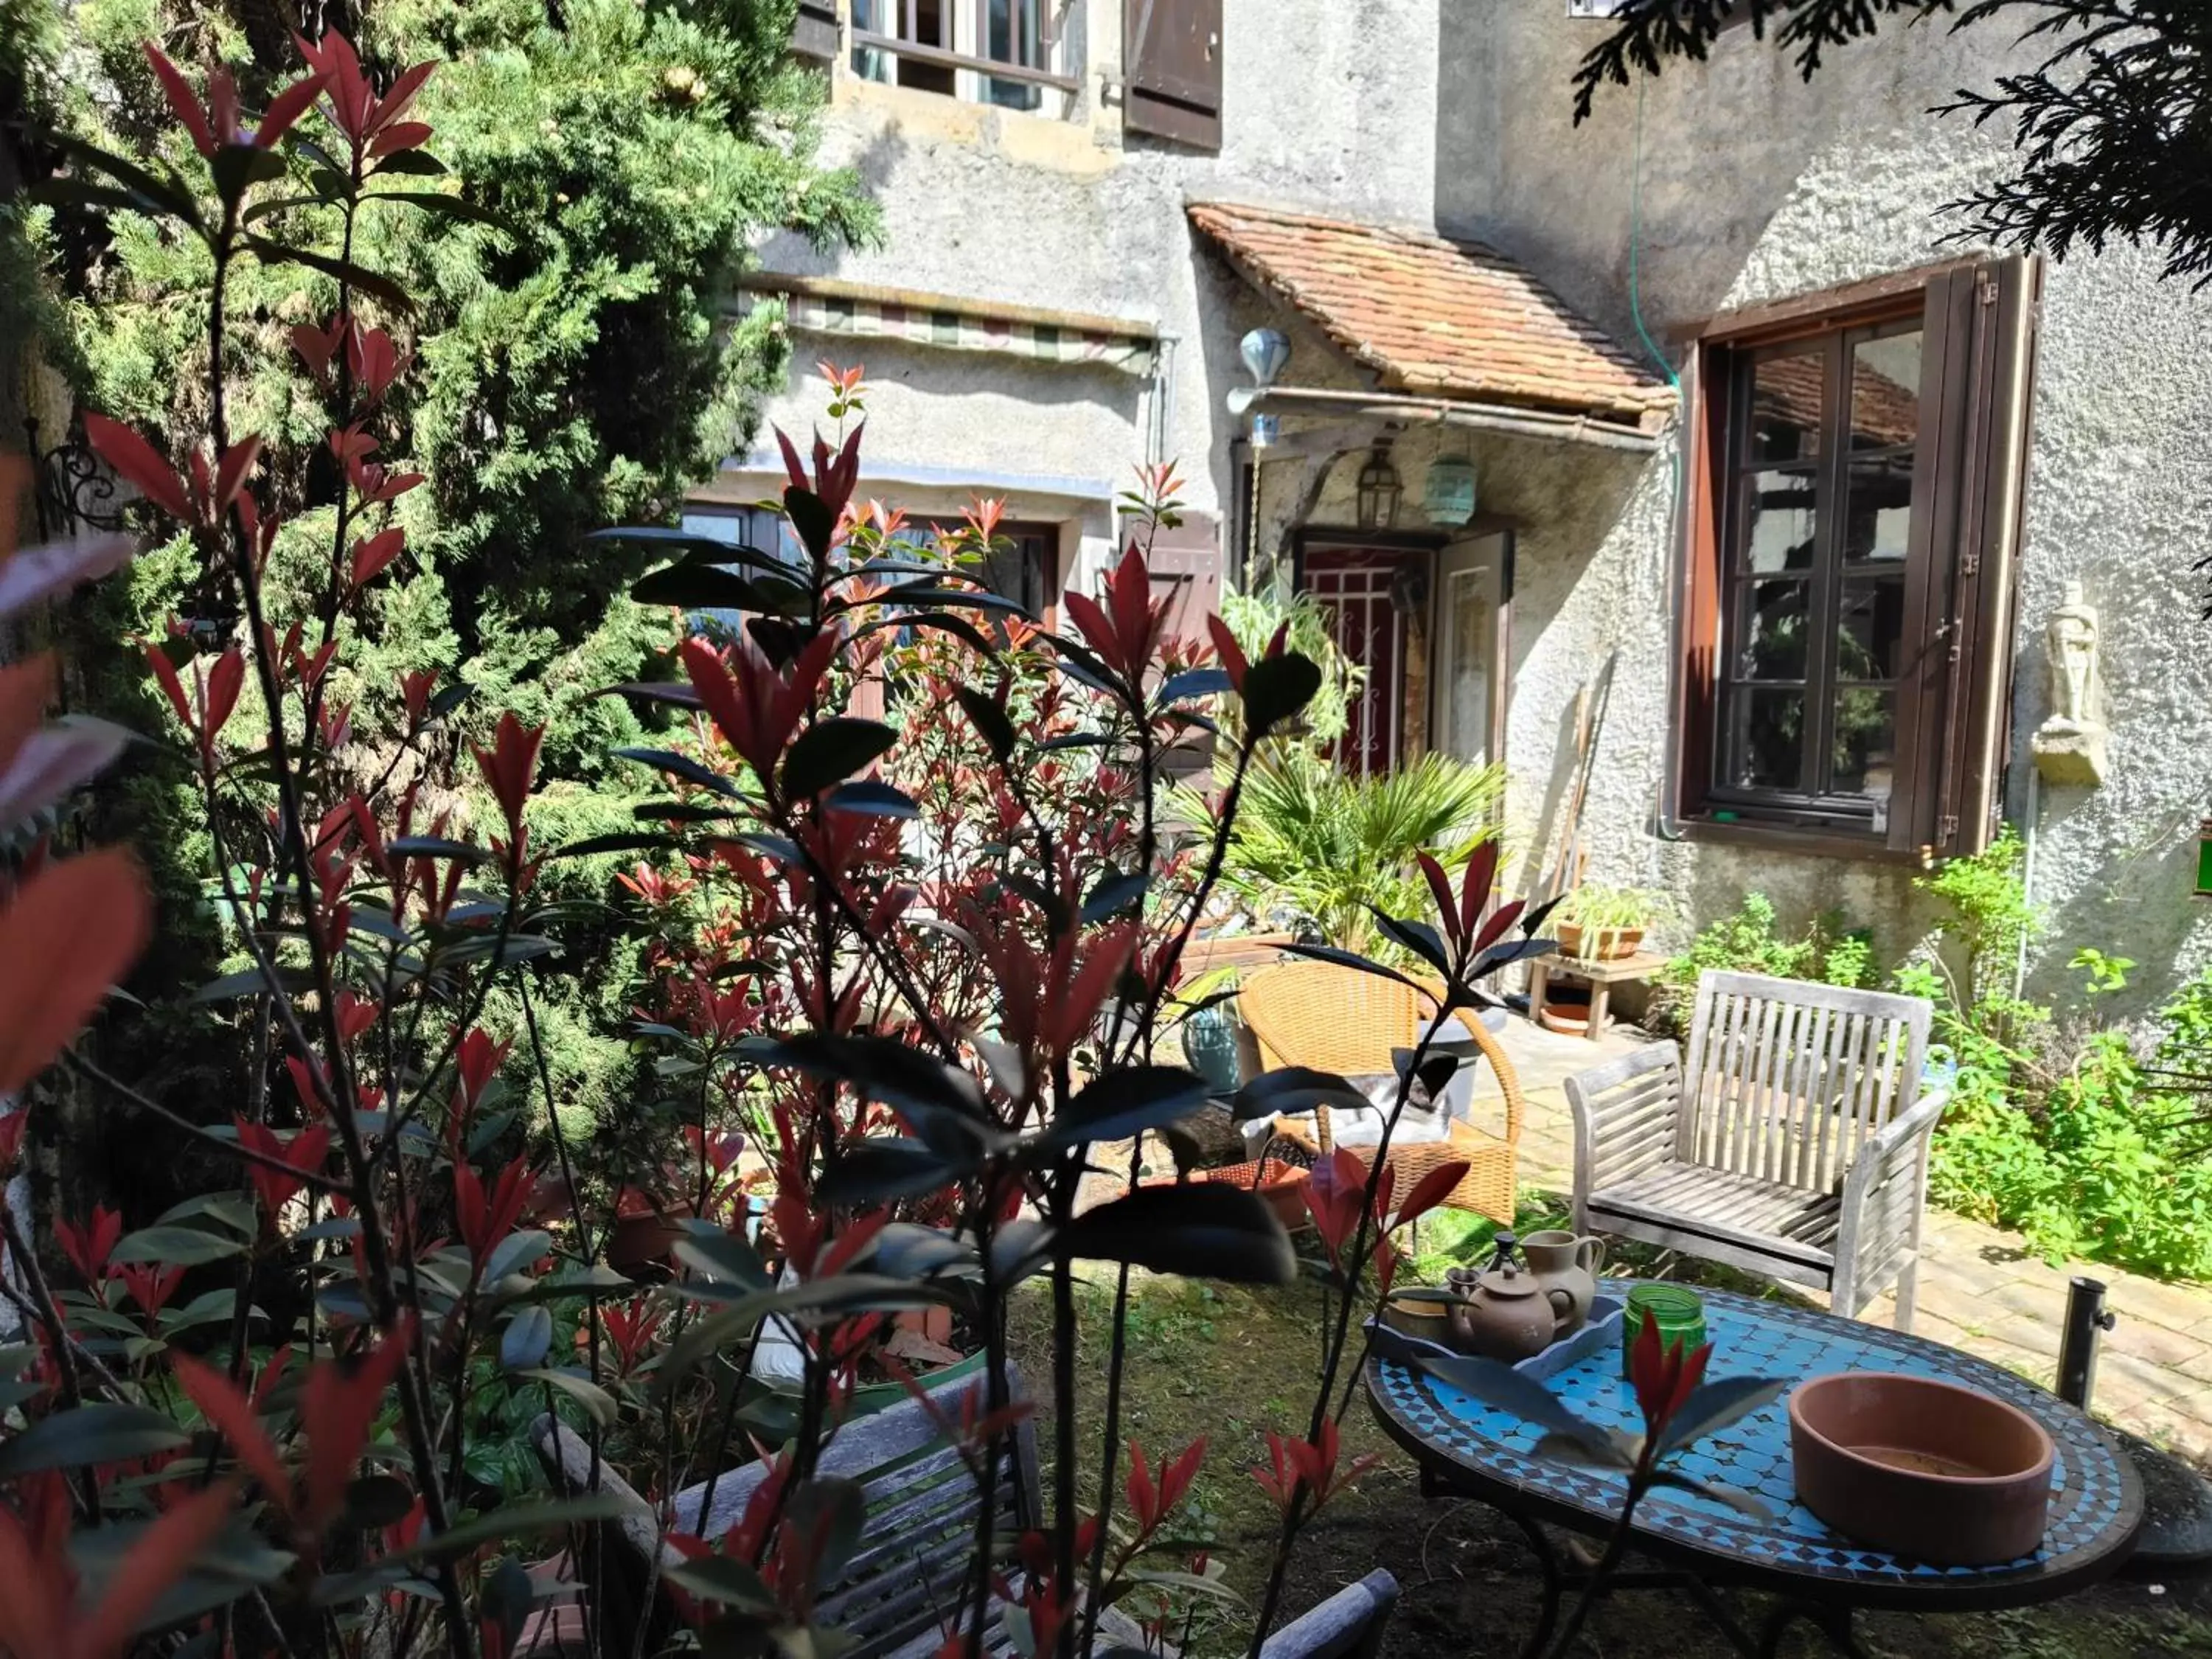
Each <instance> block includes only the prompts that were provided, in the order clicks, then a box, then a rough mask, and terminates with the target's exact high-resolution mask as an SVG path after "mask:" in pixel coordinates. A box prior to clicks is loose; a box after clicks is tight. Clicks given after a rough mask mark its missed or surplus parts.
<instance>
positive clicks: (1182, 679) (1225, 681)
mask: <svg viewBox="0 0 2212 1659" xmlns="http://www.w3.org/2000/svg"><path fill="white" fill-rule="evenodd" d="M1226 690H1229V675H1228V672H1227V671H1226V670H1224V669H1219V668H1186V669H1185V670H1183V671H1182V673H1180V674H1170V676H1168V678H1166V679H1164V680H1163V681H1161V682H1160V689H1159V690H1158V693H1156V694H1155V697H1154V701H1156V702H1158V703H1159V704H1160V706H1161V707H1163V708H1165V707H1166V706H1167V705H1168V704H1169V703H1171V702H1182V700H1183V699H1184V698H1185V697H1212V696H1218V695H1220V694H1221V693H1222V692H1224V691H1226Z"/></svg>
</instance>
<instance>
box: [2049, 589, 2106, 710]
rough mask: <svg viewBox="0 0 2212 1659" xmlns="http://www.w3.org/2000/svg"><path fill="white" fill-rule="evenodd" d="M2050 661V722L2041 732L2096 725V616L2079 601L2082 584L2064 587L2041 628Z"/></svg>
mask: <svg viewBox="0 0 2212 1659" xmlns="http://www.w3.org/2000/svg"><path fill="white" fill-rule="evenodd" d="M2043 637H2044V648H2045V651H2046V652H2047V653H2049V655H2050V658H2051V718H2050V719H2049V720H2046V721H2045V722H2044V729H2045V730H2046V731H2051V732H2060V731H2066V730H2069V729H2070V730H2073V731H2076V732H2079V731H2083V730H2086V729H2087V728H2088V727H2089V726H2095V725H2098V724H2099V723H2100V722H2099V721H2098V719H2097V712H2098V711H2097V702H2098V698H2097V693H2098V691H2099V690H2100V687H2099V686H2098V684H2097V613H2096V611H2094V610H2093V609H2092V608H2091V607H2090V605H2088V603H2087V601H2086V600H2085V599H2083V598H2082V597H2081V583H2079V582H2069V583H2067V584H2066V598H2065V600H2064V602H2063V604H2061V605H2059V606H2058V608H2057V610H2055V611H2052V612H2051V620H2050V621H2049V622H2048V623H2045V624H2044V636H2043Z"/></svg>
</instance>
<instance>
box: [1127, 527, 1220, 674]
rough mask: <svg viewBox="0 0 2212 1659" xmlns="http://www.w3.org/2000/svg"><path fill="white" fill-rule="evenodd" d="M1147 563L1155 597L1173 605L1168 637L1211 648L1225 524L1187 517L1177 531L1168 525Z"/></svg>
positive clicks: (1155, 540)
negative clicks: (1209, 631)
mask: <svg viewBox="0 0 2212 1659" xmlns="http://www.w3.org/2000/svg"><path fill="white" fill-rule="evenodd" d="M1141 540H1142V538H1139V543H1140V544H1141ZM1145 562H1146V566H1147V568H1150V569H1151V571H1152V594H1153V597H1154V598H1156V599H1157V598H1165V599H1167V600H1168V602H1169V603H1168V623H1167V633H1166V635H1165V637H1167V638H1168V639H1171V640H1189V641H1196V642H1198V643H1200V644H1205V643H1206V642H1207V641H1208V638H1209V636H1208V635H1207V633H1206V617H1209V616H1211V615H1212V614H1213V612H1214V611H1218V609H1220V606H1221V520H1218V519H1217V518H1215V517H1214V516H1213V515H1212V513H1185V514H1183V515H1182V523H1181V524H1179V525H1177V526H1175V527H1174V528H1173V529H1170V528H1169V527H1167V526H1164V525H1163V526H1161V527H1160V528H1159V530H1158V532H1155V533H1154V535H1153V537H1152V550H1151V551H1150V553H1149V554H1147V556H1146V560H1145Z"/></svg>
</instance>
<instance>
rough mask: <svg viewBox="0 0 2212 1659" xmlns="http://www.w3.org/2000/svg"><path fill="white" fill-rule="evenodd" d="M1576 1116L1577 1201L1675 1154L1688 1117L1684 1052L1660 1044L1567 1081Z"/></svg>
mask: <svg viewBox="0 0 2212 1659" xmlns="http://www.w3.org/2000/svg"><path fill="white" fill-rule="evenodd" d="M1566 1089H1567V1105H1568V1108H1569V1109H1570V1110H1571V1112H1572V1113H1573V1114H1574V1120H1575V1201H1576V1204H1577V1208H1578V1210H1579V1206H1581V1205H1582V1204H1583V1203H1585V1202H1587V1201H1588V1200H1589V1195H1590V1194H1592V1193H1595V1192H1602V1191H1604V1190H1605V1189H1606V1188H1608V1187H1616V1186H1619V1185H1620V1183H1621V1182H1624V1181H1627V1180H1630V1179H1632V1177H1634V1176H1638V1175H1640V1174H1642V1173H1643V1172H1644V1170H1649V1169H1651V1168H1654V1167H1656V1165H1658V1164H1664V1163H1666V1162H1668V1160H1669V1159H1671V1158H1674V1155H1675V1147H1676V1146H1677V1144H1678V1140H1679V1137H1680V1129H1681V1121H1682V1056H1681V1052H1680V1050H1679V1049H1677V1048H1675V1047H1674V1044H1673V1043H1671V1042H1655V1043H1652V1044H1650V1046H1648V1047H1646V1048H1638V1049H1637V1050H1636V1051H1635V1052H1634V1053H1633V1054H1623V1055H1622V1056H1621V1057H1620V1059H1618V1060H1608V1061H1607V1062H1606V1063H1605V1064H1604V1065H1602V1066H1593V1067H1591V1068H1590V1069H1589V1071H1587V1072H1580V1073H1577V1074H1576V1075H1574V1076H1573V1077H1571V1078H1569V1079H1567V1084H1566Z"/></svg>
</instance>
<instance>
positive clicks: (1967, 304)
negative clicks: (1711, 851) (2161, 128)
mask: <svg viewBox="0 0 2212 1659" xmlns="http://www.w3.org/2000/svg"><path fill="white" fill-rule="evenodd" d="M2040 284H2041V267H2040V265H2039V263H2038V262H2037V261H2035V260H2033V258H2019V257H2011V258H1987V259H1974V260H1964V261H1958V262H1953V263H1949V264H1942V265H1937V266H1931V267H1927V268H1924V269H1922V270H1913V271H1906V272H1900V273H1897V274H1895V275H1893V276H1884V277H1881V278H1877V279H1875V280H1874V281H1872V282H1869V283H1859V284H1856V285H1854V286H1852V287H1850V288H1848V289H1838V290H1832V291H1831V292H1828V293H1826V294H1821V295H1808V296H1804V297H1802V298H1799V299H1793V300H1790V301H1783V302H1779V303H1777V304H1773V305H1767V306H1761V307H1755V308H1750V309H1746V310H1743V311H1739V312H1735V313H1729V314H1727V315H1724V316H1722V317H1719V318H1717V319H1714V320H1713V321H1712V322H1711V324H1709V325H1707V326H1706V327H1705V328H1704V329H1703V330H1702V331H1699V334H1698V335H1697V336H1696V337H1695V339H1694V341H1693V343H1692V349H1691V353H1690V359H1691V362H1690V373H1689V375H1688V377H1687V386H1686V392H1687V394H1688V395H1687V404H1688V411H1689V415H1688V419H1687V421H1686V425H1685V447H1686V451H1687V455H1686V483H1687V488H1686V512H1685V513H1684V515H1683V527H1684V538H1683V541H1684V546H1683V570H1682V581H1681V586H1680V593H1681V600H1682V612H1681V619H1680V621H1681V626H1680V652H1679V656H1678V662H1677V672H1676V683H1677V696H1676V708H1675V730H1676V732H1677V734H1678V740H1679V747H1680V753H1679V757H1678V760H1679V765H1678V768H1677V773H1676V775H1677V779H1678V788H1677V791H1676V799H1675V800H1674V802H1673V803H1672V805H1673V806H1674V812H1675V815H1676V816H1677V817H1678V818H1679V819H1680V821H1681V822H1682V823H1683V824H1684V825H1685V828H1686V832H1687V833H1688V834H1690V835H1691V836H1693V837H1695V838H1701V839H1716V840H1739V841H1744V842H1754V843H1758V844H1763V845H1771V846H1786V847H1790V848H1798V849H1802V850H1806V851H1814V852H1822V853H1830V854H1840V855H1844V856H1850V857H1857V858H1869V859H1885V858H1893V859H1900V860H1914V859H1917V860H1929V859H1932V858H1938V857H1948V856H1953V855H1955V854H1964V853H1972V852H1976V851H1978V850H1980V849H1981V848H1983V847H1984V846H1986V845H1987V844H1988V842H1989V840H1990V836H1991V834H1992V833H1993V831H1994V829H1995V826H1996V819H1997V815H1998V809H1999V805H2000V804H2001V793H2002V775H2003V767H2004V761H2005V754H2006V718H2005V716H2006V712H2007V702H2008V691H2009V684H2010V678H2011V646H2012V636H2013V631H2014V629H2013V622H2014V607H2015V602H2016V586H2017V585H2016V582H2015V568H2016V565H2017V550H2018V540H2019V530H2020V519H2021V498H2022V495H2023V494H2024V478H2025V471H2026V461H2027V447H2028V414H2029V408H2030V404H2031V402H2032V397H2033V368H2034V343H2035V329H2036V320H2037V312H2038V308H2039V292H2040ZM1915 323H1917V325H1918V327H1919V329H1920V331H1921V334H1922V354H1921V374H1920V387H1919V413H1918V426H1917V434H1916V436H1915V440H1914V442H1913V445H1912V448H1911V453H1912V457H1913V470H1912V478H1913V482H1912V494H1911V520H1910V528H1909V540H1908V545H1907V549H1906V553H1905V560H1904V568H1903V575H1902V580H1903V586H1904V593H1903V597H1902V601H1901V603H1902V615H1903V623H1902V628H1903V634H1902V638H1901V640H1900V641H1899V647H1898V650H1899V659H1900V660H1899V662H1898V664H1897V665H1895V666H1896V677H1895V679H1894V682H1893V688H1894V689H1893V696H1894V700H1895V707H1896V713H1895V735H1896V742H1895V747H1894V750H1893V754H1892V779H1891V788H1890V793H1889V797H1888V804H1887V817H1886V820H1882V819H1880V818H1878V817H1877V816H1876V815H1875V812H1874V811H1872V810H1871V802H1870V800H1869V799H1868V798H1865V797H1860V798H1858V799H1856V800H1854V799H1851V798H1850V797H1846V796H1839V795H1835V794H1829V795H1825V796H1824V795H1823V794H1822V793H1821V792H1820V790H1819V789H1818V788H1817V787H1813V786H1815V785H1817V783H1818V781H1819V779H1820V774H1821V773H1822V772H1823V771H1824V770H1825V768H1826V764H1827V758H1828V754H1829V750H1828V749H1827V735H1828V734H1827V727H1826V705H1827V704H1828V703H1830V702H1832V698H1833V693H1834V690H1835V677H1834V676H1833V675H1832V673H1824V672H1823V671H1822V667H1823V665H1822V661H1821V657H1822V656H1823V655H1825V654H1826V653H1825V652H1816V651H1815V642H1816V641H1818V642H1819V643H1820V645H1821V646H1826V647H1832V641H1831V640H1829V639H1828V638H1827V636H1828V635H1833V633H1834V632H1835V623H1836V621H1837V615H1836V611H1837V607H1838V604H1839V598H1838V595H1839V592H1840V588H1841V584H1842V582H1843V580H1844V566H1843V563H1842V555H1841V552H1840V550H1839V548H1838V539H1837V538H1838V526H1839V524H1840V520H1839V518H1838V507H1839V506H1840V504H1841V503H1842V501H1843V500H1844V496H1843V495H1842V493H1841V481H1842V479H1843V478H1844V477H1845V476H1846V475H1847V472H1848V468H1849V463H1850V452H1849V449H1848V439H1849V435H1850V410H1849V407H1848V402H1849V398H1848V393H1849V391H1850V386H1849V385H1848V384H1847V380H1848V376H1849V375H1850V363H1851V361H1852V360H1851V356H1850V351H1851V346H1852V344H1853V343H1855V342H1856V341H1857V340H1859V339H1862V338H1865V337H1869V332H1870V331H1875V332H1878V331H1885V330H1887V331H1899V330H1904V329H1908V328H1910V327H1911V326H1912V325H1914V324H1915ZM1815 342H1817V343H1820V349H1821V351H1822V353H1823V363H1824V372H1823V374H1822V380H1821V385H1822V417H1821V422H1820V432H1821V435H1822V438H1823V441H1822V443H1821V445H1820V458H1819V459H1818V461H1817V463H1805V464H1802V465H1803V466H1804V468H1805V470H1806V471H1807V472H1808V475H1809V476H1811V477H1814V478H1815V479H1817V480H1818V484H1817V487H1816V492H1815V493H1816V506H1815V513H1816V519H1815V538H1816V543H1817V547H1816V550H1815V553H1814V559H1813V562H1812V564H1811V565H1810V566H1809V567H1806V568H1804V570H1803V579H1804V580H1806V581H1807V583H1808V589H1807V592H1808V604H1807V610H1806V618H1807V623H1806V626H1807V644H1808V653H1812V654H1808V662H1807V664H1806V667H1805V678H1806V680H1807V682H1808V686H1809V687H1810V688H1811V689H1809V690H1808V693H1807V709H1808V726H1810V728H1811V729H1809V730H1808V732H1807V734H1806V741H1805V751H1806V755H1807V761H1806V766H1805V770H1804V772H1803V773H1802V774H1801V776H1800V780H1799V787H1797V788H1796V789H1795V790H1784V789H1747V788H1745V787H1742V786H1741V785H1740V784H1735V783H1732V782H1730V781H1729V772H1728V770H1727V769H1726V767H1725V763H1726V761H1727V760H1728V758H1729V753H1730V738H1731V734H1730V732H1729V731H1728V730H1726V729H1725V727H1724V722H1725V720H1726V719H1727V714H1728V710H1729V699H1728V695H1727V684H1726V682H1727V680H1728V678H1729V677H1730V676H1731V675H1732V674H1734V672H1735V669H1736V667H1737V666H1738V665H1737V664H1736V663H1735V661H1734V660H1733V654H1732V653H1733V651H1734V647H1735V641H1734V640H1733V638H1732V637H1731V632H1732V630H1731V623H1730V615H1731V605H1732V599H1733V592H1732V588H1731V584H1732V582H1735V581H1741V580H1746V579H1747V577H1746V574H1745V573H1744V572H1743V570H1742V569H1741V568H1739V563H1738V560H1737V558H1736V555H1737V554H1738V553H1739V552H1740V551H1741V549H1742V548H1743V546H1744V542H1745V538H1746V536H1747V528H1748V520H1747V516H1746V502H1745V500H1744V497H1743V495H1741V488H1742V487H1743V486H1742V485H1741V483H1740V480H1741V477H1744V476H1745V475H1747V471H1748V470H1749V463H1750V457H1749V456H1748V453H1747V448H1746V445H1747V435H1748V429H1749V428H1748V422H1749V417H1750V410H1749V398H1748V395H1747V392H1748V384H1749V375H1750V374H1751V372H1752V370H1753V368H1754V366H1755V365H1756V364H1757V363H1759V362H1761V361H1764V360H1769V359H1771V358H1772V357H1773V356H1777V355H1787V354H1788V350H1789V349H1795V350H1796V352H1799V353H1802V352H1803V351H1804V349H1805V348H1806V346H1807V345H1808V343H1815ZM1778 349H1781V350H1780V352H1779V353H1778ZM1839 439H1841V440H1843V442H1841V443H1839V442H1838V440H1839ZM1793 574H1795V573H1793ZM1857 574H1858V575H1859V576H1861V577H1863V576H1865V575H1866V574H1868V571H1867V570H1866V569H1865V568H1860V569H1859V571H1858V572H1857ZM1823 688H1825V690H1823ZM1816 691H1817V692H1820V693H1821V695H1820V696H1815V695H1814V694H1815V692H1816ZM1816 710H1818V711H1820V712H1819V713H1818V714H1817V716H1816V714H1815V711H1816Z"/></svg>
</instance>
